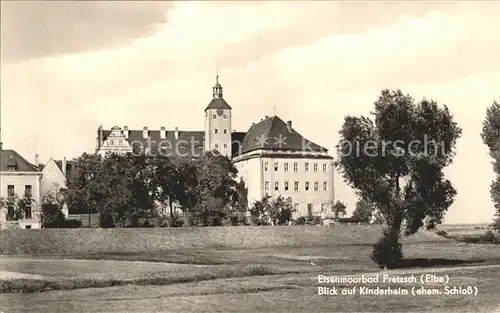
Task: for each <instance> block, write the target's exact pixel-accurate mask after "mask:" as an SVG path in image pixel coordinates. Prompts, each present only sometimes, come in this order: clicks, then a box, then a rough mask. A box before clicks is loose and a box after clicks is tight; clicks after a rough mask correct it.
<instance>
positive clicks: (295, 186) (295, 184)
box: [293, 181, 299, 191]
mask: <svg viewBox="0 0 500 313" xmlns="http://www.w3.org/2000/svg"><path fill="white" fill-rule="evenodd" d="M293 190H295V191H299V182H298V181H296V182H294V183H293Z"/></svg>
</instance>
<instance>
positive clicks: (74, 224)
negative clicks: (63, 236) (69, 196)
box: [61, 220, 82, 228]
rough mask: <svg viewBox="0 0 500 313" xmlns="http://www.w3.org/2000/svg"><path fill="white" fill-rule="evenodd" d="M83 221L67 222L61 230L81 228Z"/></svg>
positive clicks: (62, 224) (64, 222)
mask: <svg viewBox="0 0 500 313" xmlns="http://www.w3.org/2000/svg"><path fill="white" fill-rule="evenodd" d="M80 227H82V221H79V220H65V221H63V222H62V223H61V228H80Z"/></svg>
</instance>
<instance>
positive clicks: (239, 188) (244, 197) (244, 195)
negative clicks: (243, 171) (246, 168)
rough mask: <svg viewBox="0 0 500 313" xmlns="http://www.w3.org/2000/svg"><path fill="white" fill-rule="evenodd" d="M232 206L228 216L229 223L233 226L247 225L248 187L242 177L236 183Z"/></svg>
mask: <svg viewBox="0 0 500 313" xmlns="http://www.w3.org/2000/svg"><path fill="white" fill-rule="evenodd" d="M232 206H233V208H234V209H233V210H232V213H231V216H230V219H231V224H232V225H233V226H235V225H247V212H248V188H247V186H246V184H245V182H244V181H243V179H242V178H240V181H239V182H238V184H237V185H236V194H235V197H234V198H233V204H232Z"/></svg>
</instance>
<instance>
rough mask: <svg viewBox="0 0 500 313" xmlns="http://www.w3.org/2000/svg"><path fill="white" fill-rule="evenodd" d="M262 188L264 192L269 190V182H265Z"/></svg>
mask: <svg viewBox="0 0 500 313" xmlns="http://www.w3.org/2000/svg"><path fill="white" fill-rule="evenodd" d="M264 188H265V189H266V190H269V182H268V181H266V182H265V184H264Z"/></svg>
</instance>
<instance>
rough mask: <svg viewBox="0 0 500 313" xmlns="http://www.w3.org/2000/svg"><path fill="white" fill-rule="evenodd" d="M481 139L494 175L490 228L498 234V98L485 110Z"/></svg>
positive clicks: (499, 176) (499, 181)
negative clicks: (491, 162)
mask: <svg viewBox="0 0 500 313" xmlns="http://www.w3.org/2000/svg"><path fill="white" fill-rule="evenodd" d="M481 138H482V139H483V143H484V144H485V145H486V146H488V149H489V150H490V156H491V158H492V159H493V170H494V172H495V174H496V177H495V180H494V181H493V182H492V183H491V187H490V194H491V198H492V200H493V204H494V205H495V218H494V219H493V223H492V225H491V226H492V227H493V229H495V230H496V231H497V232H500V98H499V99H498V101H493V104H492V105H491V106H490V107H489V108H488V109H487V110H486V118H485V120H484V121H483V130H482V132H481Z"/></svg>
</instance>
